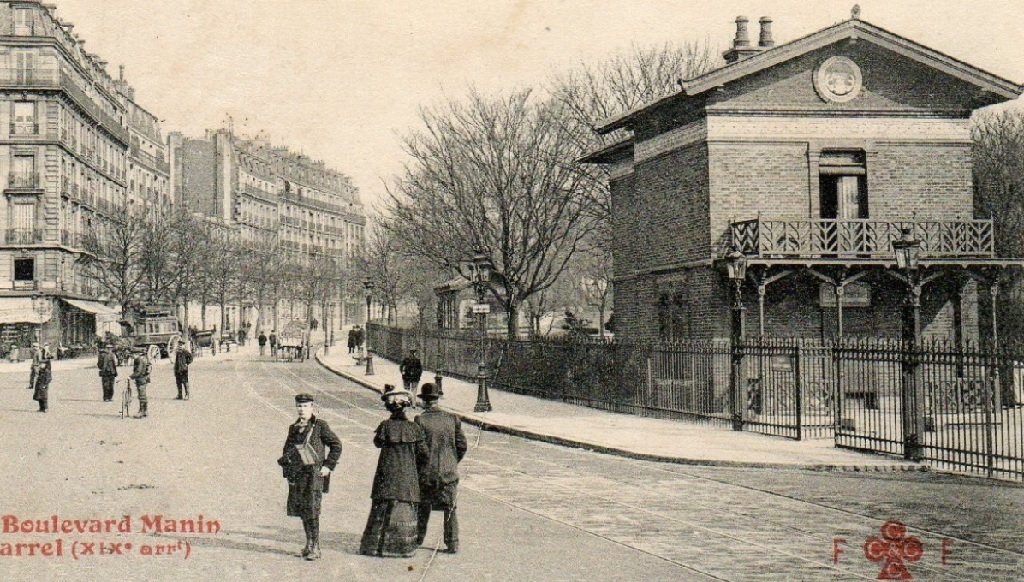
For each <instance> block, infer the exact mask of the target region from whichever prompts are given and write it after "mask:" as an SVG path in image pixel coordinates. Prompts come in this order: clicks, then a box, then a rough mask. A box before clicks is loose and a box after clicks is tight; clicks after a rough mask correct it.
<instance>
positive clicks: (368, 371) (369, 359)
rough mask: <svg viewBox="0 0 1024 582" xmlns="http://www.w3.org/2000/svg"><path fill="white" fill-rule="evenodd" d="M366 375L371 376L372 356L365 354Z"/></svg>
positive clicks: (368, 353)
mask: <svg viewBox="0 0 1024 582" xmlns="http://www.w3.org/2000/svg"><path fill="white" fill-rule="evenodd" d="M366 375H367V376H373V354H371V353H370V352H366Z"/></svg>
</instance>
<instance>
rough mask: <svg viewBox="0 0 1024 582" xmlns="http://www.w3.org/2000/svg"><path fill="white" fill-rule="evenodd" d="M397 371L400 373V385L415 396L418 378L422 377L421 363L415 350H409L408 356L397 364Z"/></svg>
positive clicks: (418, 382)
mask: <svg viewBox="0 0 1024 582" xmlns="http://www.w3.org/2000/svg"><path fill="white" fill-rule="evenodd" d="M398 371H399V372H401V373H402V383H403V384H405V389H406V391H408V392H409V393H410V394H415V393H416V388H417V387H418V386H419V384H420V376H422V375H423V362H421V361H420V358H419V356H417V355H416V348H413V349H411V350H409V355H408V356H406V357H405V358H404V359H403V360H402V363H401V364H399V366H398Z"/></svg>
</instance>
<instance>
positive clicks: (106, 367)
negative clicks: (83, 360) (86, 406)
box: [96, 343, 119, 402]
mask: <svg viewBox="0 0 1024 582" xmlns="http://www.w3.org/2000/svg"><path fill="white" fill-rule="evenodd" d="M118 363H119V362H118V361H117V354H115V353H114V347H113V346H112V345H110V344H107V343H104V344H102V345H100V353H99V355H98V356H97V357H96V367H97V368H99V371H100V382H102V383H103V401H104V402H112V401H113V400H114V382H115V379H116V378H117V365H118Z"/></svg>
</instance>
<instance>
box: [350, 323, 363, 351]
mask: <svg viewBox="0 0 1024 582" xmlns="http://www.w3.org/2000/svg"><path fill="white" fill-rule="evenodd" d="M352 329H353V331H355V332H356V336H355V339H356V349H357V350H358V349H359V348H361V347H362V346H363V329H362V328H361V327H359V326H358V325H357V326H355V327H354V328H352Z"/></svg>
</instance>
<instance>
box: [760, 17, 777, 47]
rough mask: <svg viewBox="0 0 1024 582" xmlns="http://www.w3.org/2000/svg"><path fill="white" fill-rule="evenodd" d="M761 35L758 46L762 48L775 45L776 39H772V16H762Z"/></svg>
mask: <svg viewBox="0 0 1024 582" xmlns="http://www.w3.org/2000/svg"><path fill="white" fill-rule="evenodd" d="M760 22H761V37H760V39H759V40H758V43H757V46H759V47H761V48H771V47H773V46H775V40H774V39H772V18H771V16H762V17H761V20H760Z"/></svg>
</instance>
